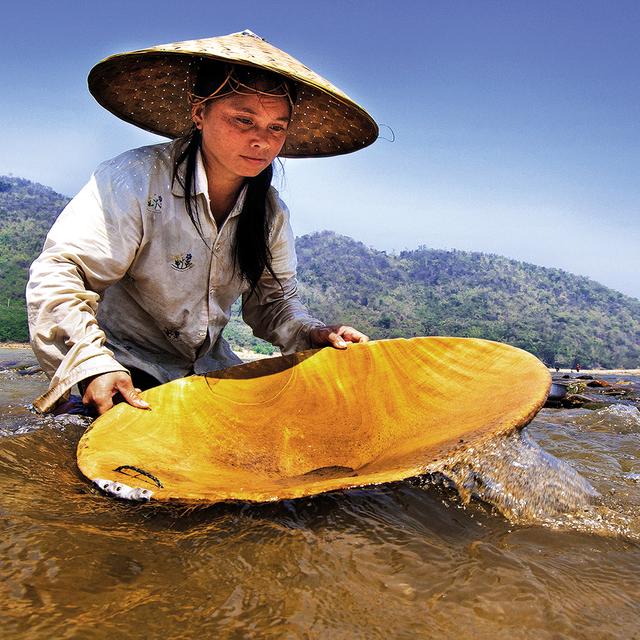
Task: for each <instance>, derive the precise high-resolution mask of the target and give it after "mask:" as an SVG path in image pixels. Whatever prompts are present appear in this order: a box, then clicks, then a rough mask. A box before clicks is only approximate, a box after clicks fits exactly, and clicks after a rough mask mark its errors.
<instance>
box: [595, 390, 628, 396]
mask: <svg viewBox="0 0 640 640" xmlns="http://www.w3.org/2000/svg"><path fill="white" fill-rule="evenodd" d="M601 393H602V395H603V396H626V395H627V394H628V392H627V390H626V389H603V390H602V391H601Z"/></svg>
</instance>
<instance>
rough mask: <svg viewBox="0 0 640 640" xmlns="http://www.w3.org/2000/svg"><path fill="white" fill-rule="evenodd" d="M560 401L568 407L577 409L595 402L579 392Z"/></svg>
mask: <svg viewBox="0 0 640 640" xmlns="http://www.w3.org/2000/svg"><path fill="white" fill-rule="evenodd" d="M560 402H561V405H562V406H563V407H565V408H567V409H575V408H578V407H584V406H585V405H588V404H591V403H593V399H592V398H589V397H587V396H583V395H581V394H579V393H573V394H570V395H567V396H565V397H564V398H562V400H561V401H560Z"/></svg>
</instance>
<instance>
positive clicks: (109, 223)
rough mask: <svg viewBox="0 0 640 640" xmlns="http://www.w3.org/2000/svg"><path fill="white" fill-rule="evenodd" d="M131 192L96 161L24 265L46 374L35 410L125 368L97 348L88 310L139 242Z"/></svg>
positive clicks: (36, 347)
mask: <svg viewBox="0 0 640 640" xmlns="http://www.w3.org/2000/svg"><path fill="white" fill-rule="evenodd" d="M123 187H124V188H123ZM132 191H133V189H130V188H126V185H123V184H121V182H120V181H119V180H118V178H117V176H114V175H112V171H111V169H109V168H108V166H106V165H102V167H100V168H99V169H98V170H97V171H96V173H95V174H94V175H93V176H92V178H91V180H90V181H89V183H88V184H87V185H86V186H85V187H84V188H83V189H82V190H81V191H80V193H78V195H77V196H76V197H75V198H74V199H73V200H72V201H71V202H70V203H69V204H68V205H67V207H66V208H65V209H64V210H63V212H62V213H61V214H60V216H59V217H58V219H57V220H56V222H55V223H54V225H53V226H52V228H51V230H50V231H49V234H48V235H47V238H46V240H45V244H44V248H43V251H42V253H41V254H40V256H39V257H38V258H37V259H36V260H35V262H34V263H33V264H32V265H31V269H30V274H29V282H28V284H27V291H26V296H27V311H28V318H29V331H30V334H31V347H32V348H33V351H34V353H35V355H36V357H37V358H38V360H39V362H40V364H41V366H42V368H43V370H44V371H45V373H46V374H47V376H48V377H49V378H50V379H51V383H50V386H49V390H48V391H47V392H46V393H45V394H44V395H42V396H41V397H40V398H38V399H37V400H36V401H35V402H34V407H35V408H36V409H37V410H38V411H41V412H46V411H49V410H50V409H52V408H53V407H54V406H55V405H56V403H57V402H58V401H59V400H60V399H61V398H63V397H66V396H67V395H68V392H69V390H70V389H71V387H72V386H73V385H74V384H76V383H77V382H79V381H81V380H83V379H85V378H87V377H89V376H94V375H98V374H101V373H107V372H110V371H126V368H125V367H123V366H122V365H121V364H120V363H119V362H117V361H116V360H115V359H114V357H113V353H112V352H111V351H110V350H109V349H107V348H106V347H105V334H104V333H103V332H102V330H101V329H100V327H99V326H98V323H97V321H96V312H97V309H98V303H99V301H100V296H101V294H102V293H103V292H104V290H105V289H106V288H107V287H108V286H109V285H110V284H113V283H114V282H116V281H118V280H120V279H121V278H122V277H123V276H124V275H125V273H126V271H127V269H128V267H129V265H130V264H131V262H132V261H133V258H134V256H135V252H136V250H137V247H138V246H139V244H140V241H141V235H142V225H141V217H140V206H139V204H138V202H137V201H136V200H135V198H134V197H133V195H132Z"/></svg>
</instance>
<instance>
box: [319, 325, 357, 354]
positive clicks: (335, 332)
mask: <svg viewBox="0 0 640 640" xmlns="http://www.w3.org/2000/svg"><path fill="white" fill-rule="evenodd" d="M309 338H310V340H311V344H313V345H314V346H315V347H324V346H325V345H330V346H332V347H333V348H334V349H346V348H347V344H348V343H349V342H369V336H366V335H365V334H364V333H361V332H360V331H358V330H357V329H354V328H353V327H347V326H345V325H341V324H334V325H331V326H328V327H314V328H313V329H311V331H310V332H309Z"/></svg>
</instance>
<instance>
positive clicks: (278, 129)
mask: <svg viewBox="0 0 640 640" xmlns="http://www.w3.org/2000/svg"><path fill="white" fill-rule="evenodd" d="M271 131H273V132H274V133H286V131H287V127H285V126H284V125H281V124H273V125H271Z"/></svg>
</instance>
